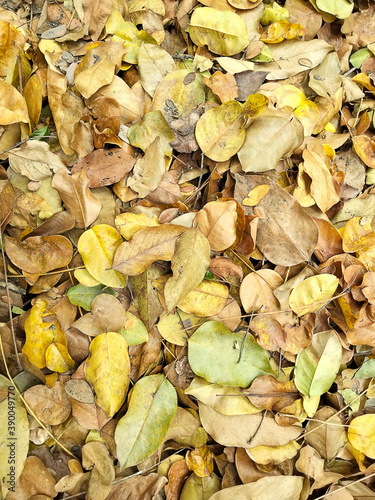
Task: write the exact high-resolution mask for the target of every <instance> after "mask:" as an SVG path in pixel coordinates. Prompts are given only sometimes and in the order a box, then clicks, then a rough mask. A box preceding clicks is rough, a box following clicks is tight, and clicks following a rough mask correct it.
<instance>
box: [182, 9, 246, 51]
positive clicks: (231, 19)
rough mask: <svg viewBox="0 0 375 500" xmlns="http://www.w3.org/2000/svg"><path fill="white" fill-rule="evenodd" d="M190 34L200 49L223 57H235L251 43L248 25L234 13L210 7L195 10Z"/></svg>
mask: <svg viewBox="0 0 375 500" xmlns="http://www.w3.org/2000/svg"><path fill="white" fill-rule="evenodd" d="M189 34H190V37H191V39H192V40H193V42H194V43H195V44H196V45H198V47H203V46H204V45H207V47H208V49H209V50H211V51H212V52H214V53H215V54H220V55H222V56H233V55H234V54H238V53H239V52H241V50H244V48H245V47H247V46H248V45H249V43H250V41H249V38H248V36H247V30H246V25H245V23H244V22H243V21H242V19H241V18H240V17H239V16H238V15H237V14H235V13H234V12H229V11H224V12H222V11H219V10H216V9H212V8H210V7H202V8H199V9H195V11H194V12H193V15H192V16H191V20H190V27H189Z"/></svg>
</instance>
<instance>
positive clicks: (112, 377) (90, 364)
mask: <svg viewBox="0 0 375 500" xmlns="http://www.w3.org/2000/svg"><path fill="white" fill-rule="evenodd" d="M85 374H86V378H87V380H88V382H90V384H92V385H93V387H94V390H95V393H96V401H97V404H98V405H99V406H100V407H101V408H102V409H103V410H104V411H105V412H106V413H107V415H109V416H110V417H112V416H113V415H114V414H115V413H116V412H117V411H118V410H119V409H120V408H121V406H122V404H123V402H124V401H125V396H126V393H127V391H128V387H129V377H130V361H129V354H128V344H127V342H126V340H125V338H124V337H123V336H122V335H121V334H120V333H116V332H107V333H101V334H100V335H98V336H97V337H95V338H94V340H93V341H92V342H91V344H90V356H89V357H88V358H87V360H86V362H85Z"/></svg>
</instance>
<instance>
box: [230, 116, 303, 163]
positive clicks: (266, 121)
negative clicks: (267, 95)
mask: <svg viewBox="0 0 375 500" xmlns="http://www.w3.org/2000/svg"><path fill="white" fill-rule="evenodd" d="M302 141H303V127H302V125H301V123H300V122H299V121H298V120H297V119H295V118H293V115H292V116H290V113H287V112H285V111H272V112H271V111H265V112H264V113H263V114H261V115H260V116H259V117H257V118H255V120H254V122H253V123H252V124H251V125H250V127H249V128H248V129H247V131H246V137H245V141H244V142H243V146H242V147H241V149H240V150H239V152H238V158H239V160H240V162H241V166H242V168H243V170H244V171H245V172H265V171H266V170H272V169H273V168H276V165H277V163H278V162H279V160H280V159H281V158H282V157H283V156H288V155H289V154H290V153H291V152H292V151H294V150H295V149H296V148H297V147H298V146H300V145H301V144H302Z"/></svg>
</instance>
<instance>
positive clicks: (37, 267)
mask: <svg viewBox="0 0 375 500" xmlns="http://www.w3.org/2000/svg"><path fill="white" fill-rule="evenodd" d="M5 248H6V252H7V254H8V256H9V258H10V259H11V261H12V262H13V264H15V265H16V266H17V267H19V268H20V269H22V270H23V271H26V272H28V273H31V274H42V273H46V272H48V271H52V270H53V269H58V268H60V267H64V266H67V265H68V264H69V262H70V261H71V259H72V256H73V247H72V244H71V243H70V241H69V240H68V238H66V237H65V236H60V235H56V236H33V237H31V238H27V240H25V241H18V240H16V238H11V237H9V236H8V237H6V239H5Z"/></svg>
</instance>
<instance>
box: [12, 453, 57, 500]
mask: <svg viewBox="0 0 375 500" xmlns="http://www.w3.org/2000/svg"><path fill="white" fill-rule="evenodd" d="M36 478H37V480H36ZM55 483H56V481H55V479H54V478H53V476H52V474H51V472H50V471H49V470H48V469H47V467H46V466H45V465H44V464H43V462H42V461H41V460H40V459H39V458H38V457H27V459H26V462H25V466H24V468H23V471H22V474H21V476H20V477H19V479H18V481H17V484H16V487H15V489H14V491H9V492H8V494H7V498H8V499H10V500H29V498H32V497H34V495H35V498H38V497H39V495H40V496H41V497H42V498H44V499H46V498H53V497H54V496H55V495H56V492H55Z"/></svg>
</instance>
